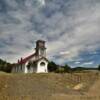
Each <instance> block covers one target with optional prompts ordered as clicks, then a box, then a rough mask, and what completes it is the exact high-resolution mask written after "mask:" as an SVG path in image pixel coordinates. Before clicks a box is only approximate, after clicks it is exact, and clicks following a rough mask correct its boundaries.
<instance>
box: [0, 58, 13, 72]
mask: <svg viewBox="0 0 100 100" xmlns="http://www.w3.org/2000/svg"><path fill="white" fill-rule="evenodd" d="M11 68H12V64H10V63H8V62H6V61H4V60H2V59H0V71H3V72H11Z"/></svg>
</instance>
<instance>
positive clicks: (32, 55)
mask: <svg viewBox="0 0 100 100" xmlns="http://www.w3.org/2000/svg"><path fill="white" fill-rule="evenodd" d="M35 55H36V54H35V53H34V54H31V55H29V56H27V57H26V58H24V59H22V58H21V60H20V61H19V62H18V64H24V63H26V62H27V61H28V60H30V59H31V58H33V57H34V56H35Z"/></svg>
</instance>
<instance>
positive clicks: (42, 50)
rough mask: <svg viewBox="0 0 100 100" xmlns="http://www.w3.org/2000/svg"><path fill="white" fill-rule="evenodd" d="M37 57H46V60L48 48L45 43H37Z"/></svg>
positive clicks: (39, 41)
mask: <svg viewBox="0 0 100 100" xmlns="http://www.w3.org/2000/svg"><path fill="white" fill-rule="evenodd" d="M35 49H36V55H37V56H38V58H42V57H45V58H46V47H45V41H43V40H38V41H36V48H35Z"/></svg>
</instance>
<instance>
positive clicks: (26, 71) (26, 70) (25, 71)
mask: <svg viewBox="0 0 100 100" xmlns="http://www.w3.org/2000/svg"><path fill="white" fill-rule="evenodd" d="M27 64H28V62H27V63H26V64H25V68H24V73H28V68H27Z"/></svg>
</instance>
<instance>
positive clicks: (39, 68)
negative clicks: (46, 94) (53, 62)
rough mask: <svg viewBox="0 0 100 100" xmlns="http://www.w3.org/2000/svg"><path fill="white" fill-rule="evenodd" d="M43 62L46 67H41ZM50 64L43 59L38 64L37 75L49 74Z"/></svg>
mask: <svg viewBox="0 0 100 100" xmlns="http://www.w3.org/2000/svg"><path fill="white" fill-rule="evenodd" d="M41 62H44V63H45V65H44V66H41V65H40V64H41ZM47 67H48V62H47V61H46V60H45V59H42V60H40V61H39V62H38V63H37V72H36V73H48V68H47Z"/></svg>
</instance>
